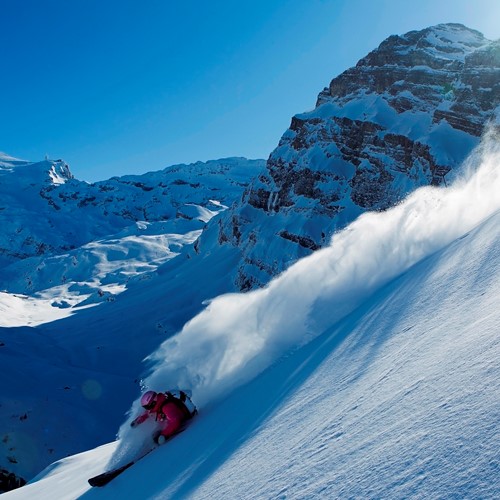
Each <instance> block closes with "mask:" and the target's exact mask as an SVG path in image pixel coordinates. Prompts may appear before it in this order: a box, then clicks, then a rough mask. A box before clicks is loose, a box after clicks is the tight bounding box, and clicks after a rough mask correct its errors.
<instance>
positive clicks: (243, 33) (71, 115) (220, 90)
mask: <svg viewBox="0 0 500 500" xmlns="http://www.w3.org/2000/svg"><path fill="white" fill-rule="evenodd" d="M499 19H500V0H470V1H469V0H441V1H437V0H419V1H418V2H417V1H408V0H211V1H209V0H142V1H141V0H119V1H115V0H43V1H41V0H0V26H1V27H0V54H1V64H2V68H3V70H2V75H1V77H0V100H1V108H0V109H1V115H0V151H4V152H6V153H8V154H10V155H12V156H15V157H18V158H23V159H28V160H39V159H43V158H44V156H45V155H46V154H47V155H49V157H50V158H53V159H57V158H63V159H64V160H66V161H67V162H68V163H69V164H70V167H71V170H72V172H73V173H74V174H75V176H76V177H77V178H79V179H81V180H87V181H95V180H101V179H107V178H109V177H111V176H114V175H124V174H131V173H136V174H140V173H143V172H147V171H151V170H159V169H161V168H164V167H166V166H168V165H171V164H173V163H188V162H192V161H197V160H210V159H217V158H222V157H226V156H246V157H249V158H267V157H268V156H269V153H270V152H271V151H272V150H273V149H274V147H275V146H276V145H277V143H278V141H279V138H280V136H281V135H282V133H283V132H284V131H285V130H286V128H287V127H288V126H289V124H290V119H291V117H292V116H293V115H294V114H295V113H300V112H302V111H305V110H308V109H312V108H313V107H314V104H315V102H316V96H317V94H318V92H319V91H320V90H321V89H322V88H323V87H325V86H326V85H328V83H329V82H330V80H331V79H332V78H333V77H335V76H336V75H337V74H339V73H340V72H342V71H343V70H345V69H347V68H348V67H350V66H352V65H354V64H355V63H356V62H357V61H358V60H359V59H360V58H361V57H363V56H364V55H366V54H367V53H368V52H369V51H370V50H372V49H374V48H375V47H376V46H378V45H379V43H380V42H381V41H382V40H383V39H384V38H386V37H387V36H389V35H391V34H403V33H405V32H407V31H410V30H413V29H422V28H425V27H427V26H430V25H434V24H438V23H442V22H460V23H463V24H466V25H467V26H469V27H470V28H474V29H477V30H479V31H481V32H482V33H484V34H485V35H486V36H487V37H488V38H490V39H496V38H499V37H500V23H499Z"/></svg>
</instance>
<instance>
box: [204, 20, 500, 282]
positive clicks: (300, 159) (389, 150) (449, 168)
mask: <svg viewBox="0 0 500 500" xmlns="http://www.w3.org/2000/svg"><path fill="white" fill-rule="evenodd" d="M499 105H500V42H499V41H497V42H491V41H489V40H487V39H486V38H485V37H484V36H483V35H482V34H481V33H479V32H477V31H474V30H471V29H469V28H466V27H465V26H462V25H459V24H442V25H438V26H435V27H431V28H427V29H424V30H422V31H412V32H410V33H407V34H405V35H403V36H391V37H389V38H388V39H387V40H385V41H384V42H382V44H381V45H380V46H379V47H378V48H377V49H376V50H374V51H373V52H371V53H370V54H368V55H367V56H366V57H364V58H363V59H361V60H360V61H359V62H358V63H357V65H356V66H355V67H353V68H350V69H348V70H347V71H345V72H344V73H342V74H341V75H339V76H338V77H336V78H334V79H333V80H332V82H331V83H330V85H329V87H327V88H325V89H324V90H323V91H321V92H320V94H319V96H318V99H317V104H316V108H315V109H314V110H313V111H311V112H307V113H303V114H299V115H296V116H294V117H293V118H292V121H291V125H290V128H289V129H288V130H287V131H286V132H285V133H284V135H283V137H282V138H281V140H280V142H279V144H278V147H277V148H276V149H275V150H274V151H273V152H272V154H271V155H270V157H269V160H268V162H267V169H266V171H265V172H264V173H263V174H262V175H260V176H259V177H258V178H257V179H256V180H255V181H254V182H253V183H252V185H251V186H250V187H249V189H247V190H246V192H245V194H244V196H243V198H242V202H241V203H240V205H239V206H237V207H236V208H235V209H233V210H232V211H231V212H228V213H227V214H226V215H225V217H224V219H223V221H219V223H218V228H217V230H218V232H219V234H218V241H219V242H222V243H223V244H231V245H234V246H236V247H238V248H239V249H240V251H241V252H242V260H241V265H240V267H239V269H238V270H237V272H236V273H235V281H236V285H237V287H238V288H239V289H240V290H247V289H250V288H254V287H258V286H262V285H263V284H265V283H266V282H267V281H268V280H269V279H270V278H271V277H272V276H274V275H275V274H277V273H279V272H281V271H282V270H284V269H285V268H286V267H287V266H288V265H289V264H290V263H291V262H293V261H295V260H296V259H298V258H299V257H301V256H304V255H307V254H308V253H310V252H312V251H314V250H316V249H318V248H321V247H322V246H323V245H325V244H326V243H328V241H329V238H330V237H331V235H332V234H333V233H334V232H335V231H337V230H339V229H341V228H343V227H344V226H346V225H347V224H348V223H349V222H350V221H352V220H353V219H354V218H356V217H357V216H358V215H360V214H361V213H362V212H364V211H366V210H385V209H387V208H388V207H390V206H392V205H394V204H395V203H398V201H399V200H401V199H402V198H403V197H404V196H406V195H407V194H408V193H409V192H410V191H412V190H414V189H416V188H417V187H419V186H424V185H443V184H446V183H447V182H449V181H450V180H451V179H452V178H453V176H454V175H455V173H456V171H457V169H458V167H459V166H460V164H461V163H462V161H463V160H464V158H465V157H466V156H467V155H468V154H469V153H470V151H471V150H472V149H473V147H474V146H475V145H477V144H478V142H479V139H480V136H481V134H482V132H483V130H484V128H485V126H486V125H487V123H488V122H489V120H491V119H492V118H493V117H494V116H495V115H498V112H499V109H500V108H499ZM211 230H214V229H213V228H211ZM209 233H210V231H207V234H204V235H202V240H201V242H200V245H199V246H200V247H201V248H202V247H203V240H204V239H207V240H209V239H210V234H209Z"/></svg>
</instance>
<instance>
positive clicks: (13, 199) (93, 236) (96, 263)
mask: <svg viewBox="0 0 500 500" xmlns="http://www.w3.org/2000/svg"><path fill="white" fill-rule="evenodd" d="M263 167H264V161H263V160H246V159H243V158H228V159H223V160H217V161H210V162H206V163H202V162H198V163H195V164H191V165H175V166H172V167H169V168H167V169H165V170H163V171H160V172H151V173H148V174H144V175H141V176H125V177H121V178H113V179H110V180H108V181H103V182H98V183H95V184H87V183H85V182H81V181H78V180H76V179H74V178H73V176H72V175H71V174H70V172H69V169H68V167H67V165H66V164H65V163H64V162H61V161H56V162H53V161H44V162H39V163H28V162H19V161H14V160H12V159H10V160H9V158H8V157H6V158H5V159H4V160H3V161H2V166H1V167H0V200H1V206H0V224H2V234H1V235H0V264H1V266H0V267H2V273H1V277H0V289H5V290H8V291H10V292H15V293H27V294H34V293H36V292H39V295H43V294H42V293H41V292H42V291H44V290H47V289H56V288H57V290H55V291H54V290H53V292H51V294H52V295H58V297H59V298H58V300H57V304H56V305H58V304H63V306H64V307H69V306H73V305H76V304H79V305H84V304H87V303H89V301H91V302H98V301H101V300H109V299H110V298H112V297H113V296H114V295H116V293H117V292H119V291H121V290H123V288H124V287H125V285H126V283H127V282H128V281H129V280H130V279H131V278H133V277H135V276H137V275H138V274H142V273H144V272H145V271H152V270H154V269H156V268H157V267H158V266H159V265H161V264H162V263H164V262H166V261H167V260H169V259H171V258H172V257H175V256H177V255H178V254H179V253H180V252H181V250H182V249H183V248H184V247H185V246H190V245H192V243H193V242H194V241H195V240H196V239H197V237H198V236H199V234H200V233H201V230H202V229H203V227H204V226H205V224H206V223H207V222H208V221H209V220H210V219H211V218H212V217H213V216H214V215H217V214H218V213H220V212H221V211H223V210H225V209H226V208H227V207H228V205H231V204H232V203H233V202H234V201H235V200H236V199H238V198H239V197H240V196H241V193H242V192H243V189H244V188H245V187H246V186H247V185H248V183H249V181H250V179H251V178H252V177H253V176H255V175H257V174H258V172H259V171H261V169H262V168H263ZM45 295H46V294H45Z"/></svg>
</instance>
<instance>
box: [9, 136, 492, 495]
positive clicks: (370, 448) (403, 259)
mask: <svg viewBox="0 0 500 500" xmlns="http://www.w3.org/2000/svg"><path fill="white" fill-rule="evenodd" d="M499 165H500V138H499V137H498V135H491V136H489V137H488V138H487V139H486V140H485V142H484V144H483V146H482V149H481V150H479V151H477V154H476V155H475V157H474V158H472V160H471V162H470V163H469V164H467V165H465V166H464V167H463V169H462V170H461V174H460V177H459V178H457V179H456V180H455V181H454V183H453V185H452V186H450V187H446V188H445V187H441V188H438V187H425V188H421V189H419V190H417V191H416V192H415V193H413V194H412V195H411V196H410V197H409V198H408V199H406V200H405V201H404V202H403V203H401V204H400V205H398V206H397V207H395V208H392V209H389V210H387V211H385V212H379V213H376V212H373V213H368V214H365V215H363V216H361V217H359V218H358V219H357V220H356V221H355V222H353V223H352V224H351V225H349V226H348V227H347V228H346V229H345V230H343V231H341V232H339V233H338V234H336V235H335V237H334V238H333V240H332V242H331V244H330V245H329V246H328V247H326V248H325V249H323V250H320V251H318V252H315V253H314V254H313V255H311V256H309V257H307V258H304V259H302V260H300V261H299V262H298V263H297V264H295V265H293V266H292V267H290V269H289V270H288V271H286V272H285V273H284V274H283V275H282V276H280V277H279V278H277V279H275V280H273V281H272V282H271V283H270V285H269V286H268V287H266V288H265V289H261V290H257V291H254V292H250V293H247V294H231V295H225V296H222V297H219V298H217V299H215V300H214V301H212V302H211V304H210V305H209V307H208V308H207V309H205V311H203V312H202V313H201V314H200V315H199V316H197V317H195V318H194V319H193V320H192V321H191V322H189V323H188V324H187V325H186V326H185V327H184V328H183V330H182V331H181V332H180V333H179V335H177V336H176V337H173V338H172V339H170V340H167V341H166V342H165V344H164V345H163V346H162V347H161V348H160V349H159V350H158V351H157V352H156V353H155V354H154V356H153V358H154V370H153V371H152V374H151V375H150V377H149V378H148V379H147V380H146V383H147V384H148V386H149V387H153V388H155V387H156V388H160V387H165V386H175V385H189V386H190V387H191V388H192V389H193V398H194V399H196V400H197V401H198V403H199V404H200V406H201V411H200V414H199V416H198V417H196V419H195V420H194V421H193V423H192V424H191V426H190V427H189V428H188V430H187V431H186V432H184V433H183V434H181V435H180V436H178V437H176V438H175V439H174V440H172V441H171V442H169V443H167V444H166V445H164V446H163V447H162V448H160V449H158V450H156V451H154V452H153V453H151V454H150V455H148V456H147V457H145V458H144V459H143V460H142V461H140V462H138V463H137V464H136V465H134V466H133V467H132V468H130V469H128V470H127V471H126V472H124V473H123V474H122V475H121V476H119V477H118V478H117V479H115V480H114V481H113V482H112V483H110V484H109V485H108V486H106V487H105V488H103V489H99V490H98V489H90V487H89V485H88V483H87V478H88V477H89V476H92V475H94V474H97V473H99V472H101V471H102V470H104V469H106V467H107V466H109V465H110V464H116V463H120V461H123V460H126V459H127V457H128V455H129V453H131V452H133V445H137V443H138V442H140V441H141V440H146V439H148V435H147V434H146V433H144V434H142V433H141V431H139V430H132V429H130V427H129V426H128V422H125V423H124V425H123V427H122V429H121V432H120V436H121V441H118V442H115V443H110V444H108V445H105V446H101V447H99V448H96V449H95V450H91V451H88V452H85V453H82V454H80V455H76V456H73V457H69V458H66V459H63V460H61V461H58V462H56V463H54V464H53V465H51V466H50V467H48V468H47V469H46V470H45V471H44V472H42V473H41V474H39V475H38V476H37V477H36V478H35V479H34V480H33V481H32V482H31V483H30V484H28V485H27V486H25V487H23V488H21V489H19V490H16V491H12V492H10V493H7V494H6V498H9V499H10V498H11V499H15V498H27V497H28V496H29V497H35V498H40V499H51V498H54V497H57V498H59V499H74V498H119V497H126V498H134V499H135V498H137V499H142V498H197V499H198V498H317V497H319V498H354V497H356V498H358V497H359V498H414V497H418V498H498V495H499V494H500V480H499V476H498V449H499V447H500V433H499V432H498V423H499V419H498V417H499V414H498V410H499V407H498V401H499V400H500V384H499V380H500V378H499V369H498V359H499V357H500V351H499V346H500V344H499V343H498V324H499V322H500V308H499V307H498V305H499V300H500V295H499V291H500V287H499V284H500V252H499V251H498V249H499V248H500V246H499V241H500V199H499V198H498V190H499V188H500V168H499ZM124 295H125V294H123V295H122V296H120V297H123V296H124ZM136 409H137V403H135V404H134V408H133V410H136Z"/></svg>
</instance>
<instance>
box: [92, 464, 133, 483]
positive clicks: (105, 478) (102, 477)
mask: <svg viewBox="0 0 500 500" xmlns="http://www.w3.org/2000/svg"><path fill="white" fill-rule="evenodd" d="M136 461H137V460H135V461H133V462H129V463H128V464H125V465H122V466H121V467H118V468H117V469H113V470H110V471H107V472H103V473H102V474H99V475H98V476H94V477H91V478H90V479H89V484H90V486H93V487H101V486H106V485H107V484H108V483H109V482H110V481H111V480H113V479H114V478H115V477H116V476H119V475H120V474H121V473H122V472H123V471H125V470H127V469H128V468H129V467H132V465H134V464H135V463H136Z"/></svg>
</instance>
